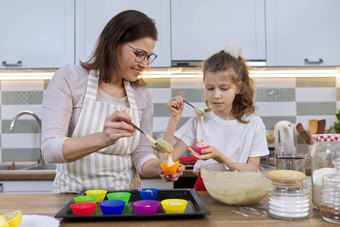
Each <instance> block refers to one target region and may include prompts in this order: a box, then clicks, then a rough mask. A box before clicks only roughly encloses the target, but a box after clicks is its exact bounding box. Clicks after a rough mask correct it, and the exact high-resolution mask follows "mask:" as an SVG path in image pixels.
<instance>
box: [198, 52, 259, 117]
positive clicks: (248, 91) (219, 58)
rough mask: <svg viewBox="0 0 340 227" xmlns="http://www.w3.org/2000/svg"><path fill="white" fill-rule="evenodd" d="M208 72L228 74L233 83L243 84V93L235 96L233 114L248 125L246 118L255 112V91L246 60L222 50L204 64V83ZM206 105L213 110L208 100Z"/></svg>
mask: <svg viewBox="0 0 340 227" xmlns="http://www.w3.org/2000/svg"><path fill="white" fill-rule="evenodd" d="M206 72H212V73H217V72H228V75H231V79H232V81H233V83H235V84H238V83H239V82H240V81H241V82H242V83H241V92H240V93H239V94H236V96H235V99H234V101H233V105H232V110H231V113H232V114H233V116H234V117H235V118H236V119H237V120H238V121H240V122H242V123H248V121H246V120H245V119H244V117H245V116H246V115H249V114H252V113H254V112H255V104H254V93H255V91H254V87H253V80H252V79H251V78H250V77H249V72H248V67H247V66H246V63H245V60H244V59H243V58H242V57H241V56H239V57H238V58H236V57H233V56H231V55H230V54H229V53H226V52H225V51H224V50H222V51H220V52H218V53H216V54H214V55H212V56H211V57H209V58H208V59H207V60H205V61H204V62H203V81H205V75H206ZM205 103H206V105H207V107H208V108H209V110H211V109H212V108H211V107H210V106H209V104H208V102H207V100H205Z"/></svg>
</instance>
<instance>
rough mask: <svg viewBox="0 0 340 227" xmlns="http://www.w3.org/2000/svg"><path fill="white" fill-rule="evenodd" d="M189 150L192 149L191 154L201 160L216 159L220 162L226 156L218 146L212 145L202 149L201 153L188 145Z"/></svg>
mask: <svg viewBox="0 0 340 227" xmlns="http://www.w3.org/2000/svg"><path fill="white" fill-rule="evenodd" d="M188 150H189V151H190V154H191V155H192V156H193V157H195V158H197V159H199V160H208V159H211V158H212V159H214V160H215V161H217V162H220V160H223V158H224V157H225V156H224V154H223V153H222V152H221V151H219V150H218V149H217V148H216V147H212V146H210V147H209V148H207V149H204V150H201V152H202V154H201V155H200V154H199V153H197V152H196V151H195V149H194V148H193V147H191V146H190V147H188Z"/></svg>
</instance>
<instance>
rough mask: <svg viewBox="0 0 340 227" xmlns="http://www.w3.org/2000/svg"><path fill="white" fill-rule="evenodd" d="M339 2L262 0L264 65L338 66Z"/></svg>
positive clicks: (339, 49)
mask: <svg viewBox="0 0 340 227" xmlns="http://www.w3.org/2000/svg"><path fill="white" fill-rule="evenodd" d="M339 10H340V1H338V0H299V1H296V0H284V1H283V0H268V1H266V31H267V65H268V66H337V65H340V29H339V25H340V13H339Z"/></svg>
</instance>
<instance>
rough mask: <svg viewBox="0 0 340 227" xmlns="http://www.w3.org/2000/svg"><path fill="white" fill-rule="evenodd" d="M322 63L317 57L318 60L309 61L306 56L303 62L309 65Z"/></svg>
mask: <svg viewBox="0 0 340 227" xmlns="http://www.w3.org/2000/svg"><path fill="white" fill-rule="evenodd" d="M322 63H323V59H322V58H319V61H309V60H308V59H307V58H305V64H307V65H308V64H309V65H319V64H322Z"/></svg>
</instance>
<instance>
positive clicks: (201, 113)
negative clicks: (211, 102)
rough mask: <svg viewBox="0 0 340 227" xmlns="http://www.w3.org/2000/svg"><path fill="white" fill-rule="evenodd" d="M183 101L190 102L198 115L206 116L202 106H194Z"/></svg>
mask: <svg viewBox="0 0 340 227" xmlns="http://www.w3.org/2000/svg"><path fill="white" fill-rule="evenodd" d="M183 102H185V103H186V104H188V105H189V106H191V107H192V108H194V110H195V113H196V114H197V115H198V116H200V117H201V116H204V110H203V109H202V108H201V107H198V106H193V105H192V104H191V103H189V102H187V101H185V100H183Z"/></svg>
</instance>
